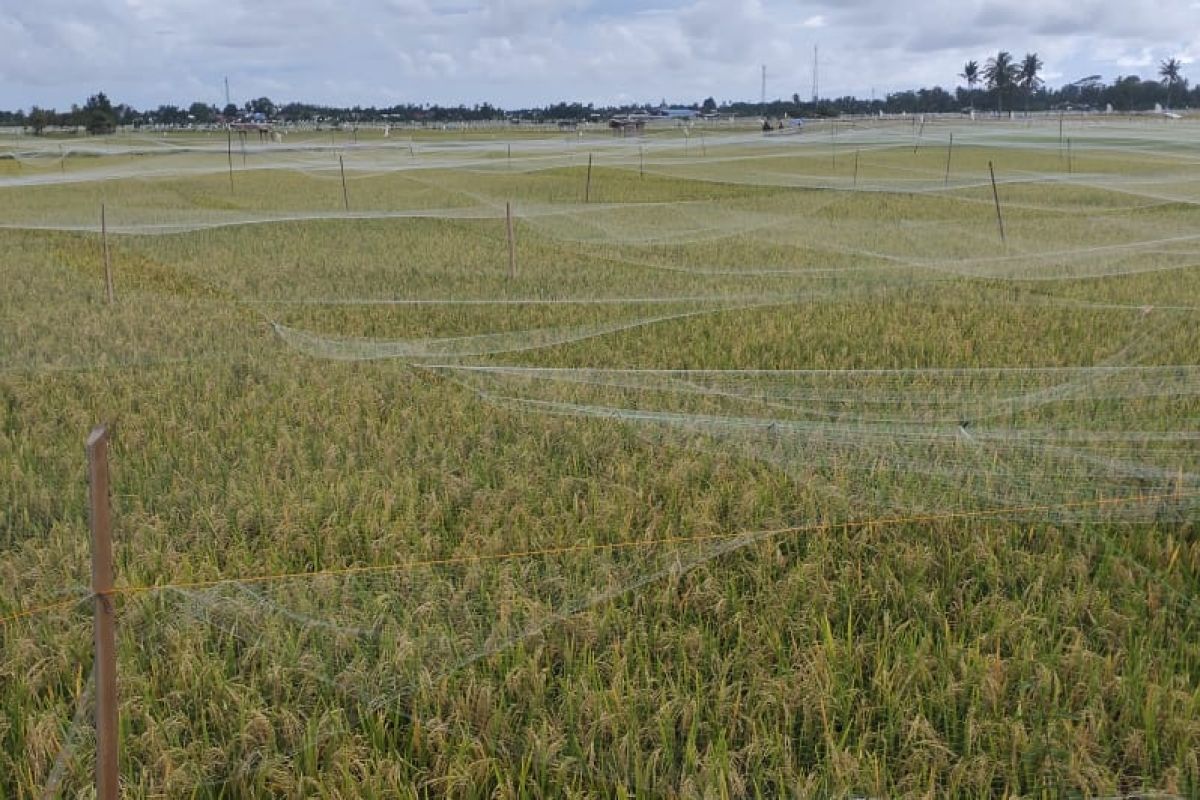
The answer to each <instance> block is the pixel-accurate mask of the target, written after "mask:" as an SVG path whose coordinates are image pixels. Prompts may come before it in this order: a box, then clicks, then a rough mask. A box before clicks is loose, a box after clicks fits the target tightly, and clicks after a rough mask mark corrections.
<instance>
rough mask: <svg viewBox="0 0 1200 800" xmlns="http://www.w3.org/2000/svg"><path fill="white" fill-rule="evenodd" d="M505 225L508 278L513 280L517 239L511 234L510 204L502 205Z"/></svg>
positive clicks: (515, 267)
mask: <svg viewBox="0 0 1200 800" xmlns="http://www.w3.org/2000/svg"><path fill="white" fill-rule="evenodd" d="M504 217H505V223H506V225H507V227H508V277H509V278H510V279H513V280H515V279H516V277H517V239H516V236H515V235H514V234H513V213H512V203H511V202H509V203H505V204H504Z"/></svg>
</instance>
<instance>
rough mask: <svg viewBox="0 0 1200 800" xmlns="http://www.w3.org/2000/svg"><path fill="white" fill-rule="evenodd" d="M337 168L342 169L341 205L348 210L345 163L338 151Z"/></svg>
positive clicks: (348, 199) (348, 197) (348, 200)
mask: <svg viewBox="0 0 1200 800" xmlns="http://www.w3.org/2000/svg"><path fill="white" fill-rule="evenodd" d="M338 169H340V170H341V171H342V205H344V206H345V207H346V210H347V211H349V210H350V195H349V194H348V193H347V192H346V164H345V162H343V161H342V155H341V153H338Z"/></svg>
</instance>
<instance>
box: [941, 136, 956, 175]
mask: <svg viewBox="0 0 1200 800" xmlns="http://www.w3.org/2000/svg"><path fill="white" fill-rule="evenodd" d="M953 157H954V134H953V133H951V134H950V145H949V146H948V147H947V148H946V180H945V181H943V185H944V186H949V185H950V159H951V158H953Z"/></svg>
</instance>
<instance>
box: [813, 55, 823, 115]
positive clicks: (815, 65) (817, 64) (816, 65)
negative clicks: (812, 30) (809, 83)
mask: <svg viewBox="0 0 1200 800" xmlns="http://www.w3.org/2000/svg"><path fill="white" fill-rule="evenodd" d="M818 52H819V51H818V45H815V44H814V45H813V92H812V101H813V105H816V104H817V98H818V97H820V94H819V87H820V84H819V83H818V81H817V76H818V70H819V69H820V65H821V62H820V58H819V57H818Z"/></svg>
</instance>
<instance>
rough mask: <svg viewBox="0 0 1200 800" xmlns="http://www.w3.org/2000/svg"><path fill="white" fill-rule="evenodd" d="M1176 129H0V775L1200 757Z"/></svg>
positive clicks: (917, 786) (1031, 767) (526, 778)
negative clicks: (100, 520) (107, 613)
mask: <svg viewBox="0 0 1200 800" xmlns="http://www.w3.org/2000/svg"><path fill="white" fill-rule="evenodd" d="M1194 126H1195V123H1194V122H1192V121H1190V120H1181V121H1178V122H1177V123H1172V124H1170V125H1164V124H1161V123H1159V122H1153V123H1151V122H1144V121H1139V122H1125V121H1105V122H1103V123H1094V124H1093V123H1088V124H1087V125H1086V126H1082V127H1081V128H1080V129H1079V130H1078V131H1074V132H1073V133H1072V139H1073V147H1074V150H1073V161H1072V164H1071V169H1070V171H1069V172H1068V170H1067V164H1066V161H1065V160H1064V158H1063V155H1062V153H1061V152H1060V147H1059V144H1058V137H1057V126H1056V125H1055V126H1054V130H1053V131H1051V130H1050V124H1049V123H1046V127H1045V128H1044V129H1043V128H1041V127H1038V126H1036V125H1034V126H1028V125H1026V124H1025V123H1024V122H1022V123H1021V124H1020V125H1016V124H1008V123H1003V122H986V123H985V122H980V123H968V122H965V121H958V120H955V121H950V122H947V121H940V120H937V121H931V123H930V124H929V126H928V127H927V128H926V130H925V132H924V135H923V139H922V141H923V142H924V143H926V144H925V145H923V146H922V147H919V148H917V149H915V150H914V148H913V146H912V144H913V143H912V139H911V131H910V128H909V126H908V125H907V124H904V125H900V124H893V123H888V122H886V121H884V122H880V121H874V120H868V121H862V122H861V123H859V124H856V125H847V124H845V123H843V124H842V126H841V127H840V128H839V133H838V147H839V148H846V152H850V150H849V148H855V149H857V150H858V151H859V153H860V156H859V159H858V164H857V174H855V173H854V172H853V170H854V169H855V166H854V160H853V159H848V158H839V159H837V161H836V163H834V162H833V160H831V159H830V157H829V149H828V148H829V139H830V137H829V136H828V135H824V134H826V133H828V131H822V128H821V126H820V125H814V126H811V127H810V129H809V130H806V132H805V133H803V134H798V135H794V136H787V137H782V136H781V137H764V136H762V135H760V134H758V133H757V132H752V131H750V130H735V129H724V130H723V131H722V132H720V133H716V134H712V135H707V136H706V138H705V146H704V150H703V151H701V150H700V148H697V147H694V146H691V147H686V141H685V140H684V139H683V138H682V136H679V135H677V134H674V133H669V134H661V135H654V136H650V137H647V139H646V141H645V142H643V143H641V144H640V145H639V143H638V142H634V141H631V140H630V141H627V140H618V139H610V138H608V137H602V136H598V135H593V136H585V137H582V138H581V137H578V136H575V135H572V136H571V137H570V138H567V137H561V136H557V135H553V134H547V133H540V134H538V135H534V136H526V137H523V138H520V139H519V140H517V141H516V142H515V144H514V146H513V148H512V159H511V163H510V161H509V159H508V155H507V153H508V147H507V145H508V141H506V140H505V139H501V138H494V137H491V136H490V135H488V136H485V135H474V136H470V137H464V136H462V135H459V134H435V133H428V134H424V135H422V136H421V137H419V139H418V141H416V142H415V145H414V147H413V149H412V150H411V151H410V149H409V142H408V141H407V139H400V138H398V137H395V136H393V137H390V138H386V139H385V138H382V136H379V135H376V136H369V135H368V132H366V131H364V132H363V133H362V137H361V139H360V143H359V144H358V145H357V146H356V147H354V148H352V149H347V150H345V152H341V150H340V149H339V148H337V147H334V146H331V145H330V142H329V140H328V138H326V137H319V136H316V135H314V136H312V137H304V136H295V137H291V136H289V137H288V138H287V140H286V142H285V143H283V144H279V143H265V144H261V145H258V144H255V145H254V146H251V147H248V155H247V166H246V167H245V168H241V167H240V166H239V167H235V170H234V176H233V188H232V191H231V189H230V183H229V177H228V173H227V163H226V160H225V159H226V156H225V150H224V147H225V142H224V139H223V138H222V139H220V140H219V141H218V139H217V137H209V136H207V135H205V134H178V135H174V134H173V135H171V136H170V137H169V139H165V140H154V139H150V138H146V139H142V140H129V139H126V138H123V137H110V138H104V137H100V138H96V139H94V140H89V141H88V142H87V143H86V146H83V145H82V144H77V145H75V146H73V148H72V149H71V152H69V153H67V154H66V155H65V156H62V155H60V152H59V150H58V147H57V143H54V142H49V143H45V142H32V143H31V142H30V141H29V140H22V141H20V142H17V143H15V144H13V143H4V144H2V145H0V156H7V158H2V157H0V242H2V243H3V248H2V249H0V252H2V253H3V256H2V257H0V276H2V278H3V279H2V280H0V619H3V620H4V622H3V624H2V625H0V708H2V709H3V713H2V714H0V797H3V798H8V797H13V798H26V797H39V796H43V794H48V795H50V796H54V795H63V796H75V795H78V794H81V793H86V792H87V791H88V789H87V787H88V786H89V785H90V782H91V770H92V766H93V762H92V747H93V741H92V732H91V729H90V719H91V717H90V714H91V707H92V703H93V698H92V693H91V689H90V680H91V679H90V674H91V657H92V656H91V639H90V621H89V609H90V605H89V603H90V598H89V596H88V590H87V588H86V587H87V585H88V575H89V560H88V559H89V553H88V532H87V513H86V508H85V496H86V484H85V482H84V472H83V462H82V442H83V437H84V436H85V435H86V432H87V431H88V429H89V428H90V427H91V426H92V425H93V424H94V423H95V422H97V421H99V420H110V421H112V422H113V424H114V430H115V437H114V441H113V448H112V478H113V484H112V485H113V498H112V501H113V507H114V520H115V529H116V542H117V543H116V563H117V586H118V590H117V591H118V593H117V595H116V596H115V598H114V599H115V602H116V603H117V607H118V622H119V627H118V634H119V639H118V646H119V664H118V669H119V675H120V687H119V693H120V714H121V776H122V785H123V789H124V791H125V793H126V795H127V796H130V797H152V796H170V797H175V796H194V797H213V798H217V797H275V796H287V797H306V796H312V795H328V796H363V797H396V796H402V797H430V796H438V797H441V796H447V797H479V798H482V797H492V796H506V797H507V796H512V797H517V796H520V797H526V796H528V797H561V796H569V797H592V796H601V797H622V796H623V797H699V796H704V797H707V796H717V797H743V796H747V797H748V796H754V797H779V796H797V797H827V796H850V795H854V796H947V797H994V796H1006V797H1007V796H1059V795H1072V796H1074V795H1079V796H1092V795H1117V794H1125V795H1128V794H1133V793H1138V792H1141V793H1155V792H1157V793H1163V794H1166V795H1174V796H1195V795H1196V794H1197V793H1200V756H1198V755H1197V754H1198V753H1200V638H1197V631H1198V629H1200V602H1198V601H1197V599H1196V593H1197V591H1198V590H1200V538H1198V536H1197V530H1196V525H1195V520H1196V512H1197V509H1198V508H1200V435H1198V434H1197V432H1196V420H1197V418H1198V417H1200V361H1198V360H1197V357H1196V354H1197V353H1198V352H1200V333H1198V332H1197V327H1196V325H1195V324H1194V317H1195V314H1196V312H1197V310H1200V234H1197V233H1196V231H1198V230H1200V206H1198V203H1200V163H1197V162H1196V160H1195V154H1194V149H1193V147H1192V146H1191V144H1190V142H1191V141H1192V140H1193V138H1194V133H1195V131H1194ZM951 132H952V133H953V134H954V142H955V152H954V162H953V164H954V170H953V173H952V175H951V176H950V179H949V180H947V179H946V178H945V174H944V170H945V150H944V149H940V148H938V147H935V146H934V144H933V143H935V142H939V141H942V140H947V139H948V137H949V135H950V133H951ZM939 137H940V138H939ZM639 146H640V147H641V148H642V150H643V151H644V162H643V160H642V155H641V153H640V152H639ZM685 147H686V149H685ZM339 154H340V155H342V156H343V160H344V163H345V168H346V175H347V181H348V186H349V195H350V197H351V209H350V211H349V212H347V211H346V210H345V209H344V208H343V205H342V195H341V183H340V177H339V172H338V155H339ZM589 155H590V156H591V157H592V160H593V163H594V168H593V175H592V188H591V197H590V201H591V202H590V203H588V204H586V205H585V204H584V203H583V191H584V188H583V186H584V184H583V181H584V179H585V172H586V170H587V164H588V159H589ZM989 162H992V163H994V164H995V165H996V169H997V178H998V193H999V196H1000V198H1001V202H1002V204H1003V208H1004V214H1005V224H1006V227H1007V233H1008V236H1007V241H1006V242H1005V243H1001V241H1000V239H999V237H998V235H997V231H996V223H995V215H994V209H993V206H992V202H993V199H992V194H991V192H992V189H991V184H990V181H989V179H988V177H987V165H988V163H989ZM643 164H644V165H643ZM643 173H644V174H643ZM101 202H103V203H105V206H106V210H107V225H108V231H109V244H110V251H111V255H112V264H113V272H114V278H115V284H116V302H115V303H113V304H111V305H110V304H108V303H106V302H105V295H104V283H103V267H102V263H101V260H100V242H99V235H98V230H99V204H100V203H101ZM510 202H511V203H512V204H513V207H514V209H515V211H516V216H517V223H516V239H517V243H518V244H517V246H518V250H519V258H520V270H519V271H518V274H517V275H516V276H515V277H513V276H510V274H509V269H508V255H507V239H506V231H505V219H504V214H505V204H506V203H510ZM42 606H54V607H53V608H51V609H49V610H45V611H40V612H37V613H30V614H28V615H23V614H24V612H26V611H32V610H35V609H38V608H40V607H42ZM18 615H21V616H18Z"/></svg>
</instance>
